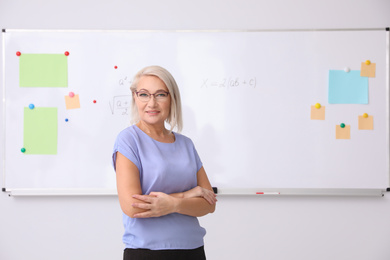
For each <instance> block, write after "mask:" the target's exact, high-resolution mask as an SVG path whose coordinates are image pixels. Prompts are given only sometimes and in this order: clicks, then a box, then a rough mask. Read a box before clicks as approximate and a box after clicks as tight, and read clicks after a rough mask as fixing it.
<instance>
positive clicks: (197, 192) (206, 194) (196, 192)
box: [183, 186, 217, 205]
mask: <svg viewBox="0 0 390 260" xmlns="http://www.w3.org/2000/svg"><path fill="white" fill-rule="evenodd" d="M183 196H184V198H196V197H201V198H204V199H205V200H206V201H207V202H208V203H209V204H210V205H213V204H216V203H217V195H216V194H215V193H214V191H212V190H209V189H205V188H202V187H200V186H196V187H195V188H193V189H191V190H188V191H186V192H184V193H183Z"/></svg>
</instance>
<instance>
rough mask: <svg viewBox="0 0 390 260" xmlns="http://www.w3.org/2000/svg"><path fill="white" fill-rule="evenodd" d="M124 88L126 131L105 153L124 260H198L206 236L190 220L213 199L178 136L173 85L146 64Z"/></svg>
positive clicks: (210, 208)
mask: <svg viewBox="0 0 390 260" xmlns="http://www.w3.org/2000/svg"><path fill="white" fill-rule="evenodd" d="M130 90H131V92H132V123H133V125H131V126H130V127H128V128H126V129H124V130H122V131H121V132H120V133H119V135H118V137H117V139H116V141H115V145H114V151H113V165H114V169H115V171H116V178H117V190H118V197H119V203H120V206H121V209H122V211H123V224H124V228H125V232H124V235H123V242H124V244H125V246H126V248H125V251H124V259H125V260H126V259H132V260H134V259H135V260H142V259H159V260H163V259H170V260H172V259H175V260H176V259H185V260H191V259H194V260H201V259H206V256H205V251H204V242H203V237H204V236H205V234H206V231H205V229H204V228H202V227H201V226H200V225H199V221H198V219H197V217H201V216H204V215H206V214H208V213H212V212H214V210H215V205H216V201H217V200H216V195H215V194H214V192H213V189H212V187H211V185H210V182H209V180H208V177H207V174H206V172H205V170H204V168H203V165H202V162H201V160H200V158H199V155H198V153H197V151H196V149H195V146H194V144H193V142H192V141H191V139H189V138H188V137H186V136H184V135H181V134H179V132H180V131H181V129H182V126H183V123H182V111H181V101H180V93H179V89H178V87H177V84H176V81H175V79H174V78H173V76H172V75H171V74H170V73H169V72H168V71H167V70H166V69H164V68H162V67H159V66H149V67H146V68H144V69H142V70H141V71H139V72H138V73H137V74H136V75H135V77H134V79H133V82H132V85H131V87H130ZM166 123H167V125H170V129H167V128H166V127H165V126H166ZM174 128H176V129H177V132H174V131H173V129H174Z"/></svg>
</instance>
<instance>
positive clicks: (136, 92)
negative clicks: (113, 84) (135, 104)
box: [134, 91, 170, 103]
mask: <svg viewBox="0 0 390 260" xmlns="http://www.w3.org/2000/svg"><path fill="white" fill-rule="evenodd" d="M141 92H142V93H147V94H149V99H148V100H141V98H140V97H139V95H138V94H139V93H141ZM134 93H135V94H136V95H137V98H138V100H139V101H141V102H145V103H146V102H149V101H150V100H151V96H153V97H154V99H155V100H156V101H157V102H158V101H160V100H159V99H158V98H156V95H158V94H161V93H165V94H167V95H169V94H170V93H169V92H167V91H157V92H156V93H154V94H150V93H149V92H147V91H134ZM167 97H168V96H167Z"/></svg>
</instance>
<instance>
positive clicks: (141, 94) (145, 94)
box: [138, 93, 149, 97]
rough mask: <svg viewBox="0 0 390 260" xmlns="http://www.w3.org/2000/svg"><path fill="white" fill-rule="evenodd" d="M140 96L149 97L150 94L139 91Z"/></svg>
mask: <svg viewBox="0 0 390 260" xmlns="http://www.w3.org/2000/svg"><path fill="white" fill-rule="evenodd" d="M138 95H139V96H140V97H148V96H149V94H147V93H139V94H138Z"/></svg>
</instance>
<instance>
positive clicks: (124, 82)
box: [118, 76, 133, 87]
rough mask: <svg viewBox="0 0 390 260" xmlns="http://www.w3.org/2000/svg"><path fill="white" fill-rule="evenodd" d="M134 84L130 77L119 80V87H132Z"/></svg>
mask: <svg viewBox="0 0 390 260" xmlns="http://www.w3.org/2000/svg"><path fill="white" fill-rule="evenodd" d="M132 82H133V81H132V80H131V78H130V77H128V76H126V77H124V78H122V79H119V80H118V83H119V86H126V87H130V85H131V83H132Z"/></svg>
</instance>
